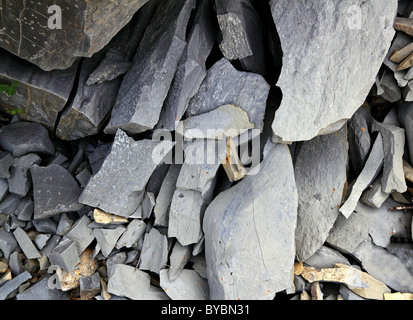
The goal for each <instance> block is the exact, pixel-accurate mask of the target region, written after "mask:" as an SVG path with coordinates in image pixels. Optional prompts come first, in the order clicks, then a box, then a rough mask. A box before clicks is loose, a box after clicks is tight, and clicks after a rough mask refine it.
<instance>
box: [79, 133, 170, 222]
mask: <svg viewBox="0 0 413 320" xmlns="http://www.w3.org/2000/svg"><path fill="white" fill-rule="evenodd" d="M172 147H173V143H172V142H170V141H162V142H160V141H152V140H139V141H135V140H133V138H130V137H128V136H127V135H126V133H124V132H123V131H122V130H118V131H117V133H116V137H115V140H114V142H113V145H112V149H111V151H110V154H109V155H108V156H107V158H106V159H105V161H104V163H103V165H102V167H101V169H100V170H99V172H98V173H97V174H95V175H94V176H93V177H92V178H91V179H90V180H89V183H88V185H87V186H86V188H85V189H84V190H83V192H82V194H81V195H80V197H79V202H80V203H83V204H86V205H89V206H91V207H95V208H100V209H101V210H103V211H105V212H108V213H112V214H116V215H118V216H122V217H129V216H130V215H131V214H132V213H134V212H135V210H136V209H137V208H138V206H139V204H140V201H142V198H140V197H139V195H140V194H141V193H142V191H143V190H144V188H145V186H146V184H147V182H148V180H149V178H150V177H151V175H152V173H153V171H154V170H155V169H156V167H157V166H158V164H160V163H161V162H162V160H163V157H165V156H166V153H167V152H169V151H170V150H171V149H172ZM157 150H161V151H160V152H162V151H165V152H166V153H165V154H162V155H161V153H157V152H156V151H157Z"/></svg>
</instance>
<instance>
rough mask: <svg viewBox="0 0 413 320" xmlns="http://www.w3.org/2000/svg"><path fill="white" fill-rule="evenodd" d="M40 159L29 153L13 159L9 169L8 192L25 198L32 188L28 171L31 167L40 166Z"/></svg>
mask: <svg viewBox="0 0 413 320" xmlns="http://www.w3.org/2000/svg"><path fill="white" fill-rule="evenodd" d="M41 161H42V159H41V158H40V156H38V155H37V154H35V153H29V154H26V155H24V156H22V157H19V158H15V159H14V160H13V165H12V166H11V168H10V178H8V179H7V182H8V183H9V192H11V193H14V194H17V195H19V196H22V197H24V196H26V195H27V193H28V192H29V189H30V188H31V186H32V177H31V175H30V170H31V168H32V167H33V166H35V165H38V164H40V162H41Z"/></svg>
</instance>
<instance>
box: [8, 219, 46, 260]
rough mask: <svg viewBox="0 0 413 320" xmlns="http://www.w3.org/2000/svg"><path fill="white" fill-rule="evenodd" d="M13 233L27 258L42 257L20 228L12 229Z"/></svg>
mask: <svg viewBox="0 0 413 320" xmlns="http://www.w3.org/2000/svg"><path fill="white" fill-rule="evenodd" d="M13 235H14V237H15V238H16V241H17V243H18V244H19V247H20V248H21V249H22V251H23V253H24V255H25V256H26V257H27V259H37V258H41V257H42V255H41V254H40V252H39V251H38V250H37V248H36V246H35V245H34V244H33V242H32V241H31V240H30V238H29V236H28V235H27V233H26V232H25V231H24V230H23V229H22V228H20V227H17V228H16V230H14V232H13Z"/></svg>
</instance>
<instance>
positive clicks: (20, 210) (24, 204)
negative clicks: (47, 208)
mask: <svg viewBox="0 0 413 320" xmlns="http://www.w3.org/2000/svg"><path fill="white" fill-rule="evenodd" d="M33 212H34V203H33V200H32V197H31V196H30V195H29V196H26V197H24V198H23V199H22V200H21V202H20V204H19V206H18V207H17V210H16V214H17V217H18V218H19V220H22V221H31V220H32V218H33Z"/></svg>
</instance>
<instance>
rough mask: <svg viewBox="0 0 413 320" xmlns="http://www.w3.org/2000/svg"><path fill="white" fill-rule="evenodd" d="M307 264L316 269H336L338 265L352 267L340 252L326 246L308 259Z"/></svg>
mask: <svg viewBox="0 0 413 320" xmlns="http://www.w3.org/2000/svg"><path fill="white" fill-rule="evenodd" d="M304 262H305V264H306V265H308V266H310V267H313V268H316V269H324V268H334V265H335V264H336V263H340V264H347V265H350V262H349V261H348V260H347V258H346V257H344V256H343V255H342V254H341V253H340V252H338V251H336V250H334V249H331V248H329V247H326V246H321V247H320V249H318V250H317V252H316V253H314V254H313V255H312V256H311V257H310V258H308V259H306V260H305V261H304Z"/></svg>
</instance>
